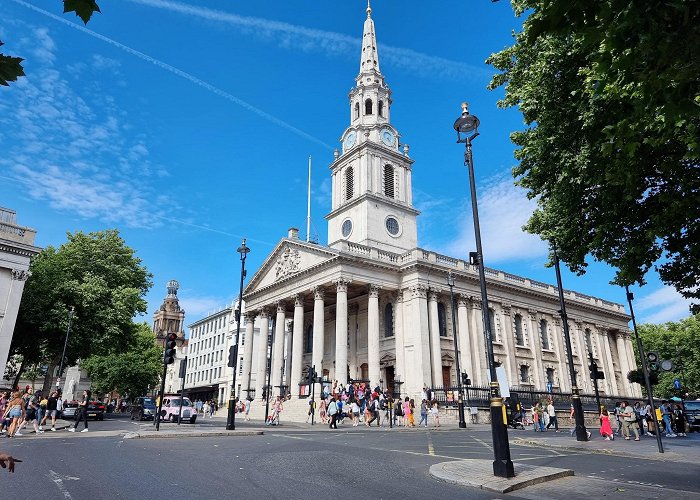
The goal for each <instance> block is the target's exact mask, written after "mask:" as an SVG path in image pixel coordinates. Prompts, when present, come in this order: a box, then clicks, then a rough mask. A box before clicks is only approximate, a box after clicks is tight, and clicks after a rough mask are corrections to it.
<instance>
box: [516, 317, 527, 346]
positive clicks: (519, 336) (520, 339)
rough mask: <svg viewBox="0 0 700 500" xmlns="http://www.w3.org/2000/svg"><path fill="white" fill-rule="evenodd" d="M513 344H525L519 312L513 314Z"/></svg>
mask: <svg viewBox="0 0 700 500" xmlns="http://www.w3.org/2000/svg"><path fill="white" fill-rule="evenodd" d="M515 345H520V346H523V345H525V336H524V335H523V317H522V316H521V315H519V314H516V315H515Z"/></svg>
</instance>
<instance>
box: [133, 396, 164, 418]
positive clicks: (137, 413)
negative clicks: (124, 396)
mask: <svg viewBox="0 0 700 500" xmlns="http://www.w3.org/2000/svg"><path fill="white" fill-rule="evenodd" d="M156 411H157V408H156V400H155V399H153V398H147V397H141V398H136V400H135V401H134V402H133V403H132V404H131V410H130V412H131V420H134V419H138V420H153V418H154V417H155V415H156Z"/></svg>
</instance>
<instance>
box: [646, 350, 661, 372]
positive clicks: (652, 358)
mask: <svg viewBox="0 0 700 500" xmlns="http://www.w3.org/2000/svg"><path fill="white" fill-rule="evenodd" d="M647 366H648V367H649V371H651V372H658V371H659V355H658V354H656V353H655V352H648V353H647Z"/></svg>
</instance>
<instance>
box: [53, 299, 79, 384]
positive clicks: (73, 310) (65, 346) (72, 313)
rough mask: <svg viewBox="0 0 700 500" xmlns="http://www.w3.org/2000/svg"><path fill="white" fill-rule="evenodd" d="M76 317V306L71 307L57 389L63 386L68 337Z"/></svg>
mask: <svg viewBox="0 0 700 500" xmlns="http://www.w3.org/2000/svg"><path fill="white" fill-rule="evenodd" d="M73 316H75V306H70V310H69V311H68V328H66V340H65V341H64V342H63V354H62V355H61V363H60V364H59V365H58V377H56V389H58V388H59V386H60V385H61V375H63V362H64V361H65V359H66V348H67V347H68V336H69V335H70V327H71V324H72V323H73Z"/></svg>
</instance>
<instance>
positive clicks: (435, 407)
mask: <svg viewBox="0 0 700 500" xmlns="http://www.w3.org/2000/svg"><path fill="white" fill-rule="evenodd" d="M430 414H431V415H432V417H433V421H434V422H435V427H440V411H439V410H438V402H437V400H433V407H432V408H431V409H430Z"/></svg>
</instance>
